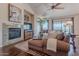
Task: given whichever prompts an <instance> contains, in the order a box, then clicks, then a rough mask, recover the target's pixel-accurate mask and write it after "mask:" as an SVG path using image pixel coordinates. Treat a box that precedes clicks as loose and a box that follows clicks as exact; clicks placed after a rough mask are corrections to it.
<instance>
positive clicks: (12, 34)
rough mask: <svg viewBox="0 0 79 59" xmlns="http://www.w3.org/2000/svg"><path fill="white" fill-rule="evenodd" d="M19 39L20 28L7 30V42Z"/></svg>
mask: <svg viewBox="0 0 79 59" xmlns="http://www.w3.org/2000/svg"><path fill="white" fill-rule="evenodd" d="M20 37H21V28H9V40H11V39H16V38H20Z"/></svg>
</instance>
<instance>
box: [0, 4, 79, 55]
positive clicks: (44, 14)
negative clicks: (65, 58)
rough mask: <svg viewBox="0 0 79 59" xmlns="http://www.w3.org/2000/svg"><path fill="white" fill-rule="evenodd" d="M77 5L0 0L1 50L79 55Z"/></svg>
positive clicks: (9, 52)
mask: <svg viewBox="0 0 79 59" xmlns="http://www.w3.org/2000/svg"><path fill="white" fill-rule="evenodd" d="M38 6H39V7H38ZM78 9H79V3H73V4H71V3H2V4H1V3H0V35H1V37H0V47H1V53H0V54H1V55H13V56H15V55H16V56H17V55H18V56H19V55H20V56H21V55H22V56H28V55H33V56H37V55H40V56H48V55H51V56H63V55H64V56H69V55H71V56H74V55H76V56H78V55H79V52H78V49H79V46H78V45H79V43H78V42H79V40H78V38H79V28H78V23H79V20H78V19H79V13H78V11H79V10H78ZM67 35H68V36H67ZM51 38H52V39H54V40H51ZM48 39H49V40H48ZM52 42H53V43H52ZM50 44H52V45H50ZM44 45H45V46H44ZM40 47H41V48H40ZM43 47H44V48H43ZM43 49H46V50H43ZM47 49H52V50H53V51H49V50H47ZM6 50H7V51H6Z"/></svg>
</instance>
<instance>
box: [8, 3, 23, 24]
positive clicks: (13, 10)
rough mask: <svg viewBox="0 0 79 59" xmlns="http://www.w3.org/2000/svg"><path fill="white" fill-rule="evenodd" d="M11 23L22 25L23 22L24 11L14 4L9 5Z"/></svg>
mask: <svg viewBox="0 0 79 59" xmlns="http://www.w3.org/2000/svg"><path fill="white" fill-rule="evenodd" d="M8 10H9V11H8V12H9V13H8V15H9V21H11V22H18V23H20V22H21V20H22V10H21V9H20V8H18V7H16V6H14V5H12V4H8Z"/></svg>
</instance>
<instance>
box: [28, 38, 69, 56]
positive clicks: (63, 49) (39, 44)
mask: <svg viewBox="0 0 79 59" xmlns="http://www.w3.org/2000/svg"><path fill="white" fill-rule="evenodd" d="M28 47H29V49H33V50H37V51H39V52H42V53H44V54H46V55H49V56H65V55H68V50H69V49H68V48H69V44H68V43H67V42H64V41H60V40H57V51H56V52H54V51H51V50H48V49H47V48H46V47H47V40H46V39H45V40H30V41H29V42H28Z"/></svg>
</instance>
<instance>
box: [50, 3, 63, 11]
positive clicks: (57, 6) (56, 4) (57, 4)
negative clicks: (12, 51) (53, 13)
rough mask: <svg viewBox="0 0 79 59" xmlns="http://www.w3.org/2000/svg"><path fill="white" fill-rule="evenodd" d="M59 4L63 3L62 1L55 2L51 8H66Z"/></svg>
mask: <svg viewBox="0 0 79 59" xmlns="http://www.w3.org/2000/svg"><path fill="white" fill-rule="evenodd" d="M59 5H61V3H53V5H52V6H50V7H51V8H50V9H51V10H53V9H64V7H61V6H59Z"/></svg>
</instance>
